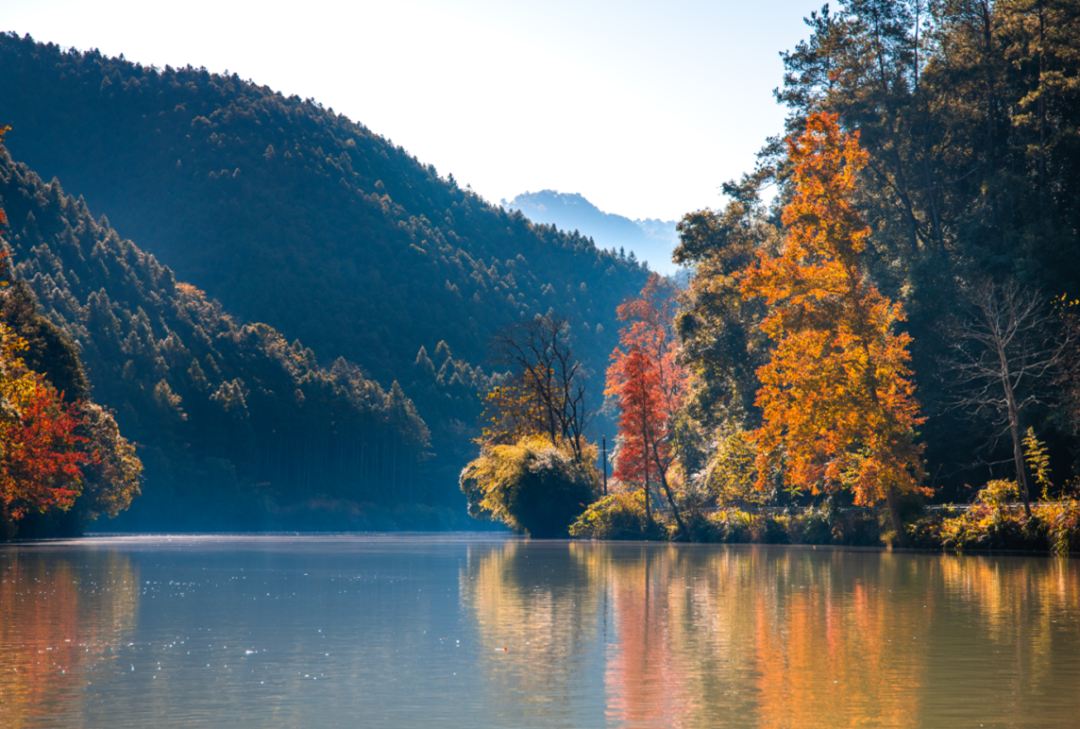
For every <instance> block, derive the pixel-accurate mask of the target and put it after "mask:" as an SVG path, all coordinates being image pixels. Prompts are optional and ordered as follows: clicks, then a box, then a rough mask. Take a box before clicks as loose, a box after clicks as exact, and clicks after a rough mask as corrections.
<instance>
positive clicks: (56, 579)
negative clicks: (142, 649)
mask: <svg viewBox="0 0 1080 729" xmlns="http://www.w3.org/2000/svg"><path fill="white" fill-rule="evenodd" d="M0 556H3V559H2V560H0V570H2V574H3V579H2V580H0V726H3V727H5V728H6V729H17V728H18V727H24V726H47V725H50V724H53V723H54V722H59V721H60V716H61V715H64V716H66V715H67V714H68V713H69V712H70V713H73V714H75V715H76V716H77V715H78V713H79V712H80V711H81V708H82V707H81V699H82V697H83V694H84V693H85V691H86V689H87V683H86V679H85V671H86V669H88V668H89V667H91V666H93V665H95V664H97V663H99V662H100V661H107V660H112V659H114V658H115V653H112V652H111V648H112V647H114V646H115V645H117V644H118V643H119V642H120V639H121V638H122V637H123V636H126V635H128V634H129V633H130V632H131V631H132V630H133V629H134V627H135V619H136V612H137V609H138V604H139V592H138V585H139V575H138V572H137V570H136V569H135V568H134V567H133V566H132V564H131V562H130V560H129V559H128V558H127V557H124V556H119V555H117V554H115V553H111V554H109V555H108V556H106V557H104V558H102V559H94V560H92V561H91V562H90V563H89V564H87V565H83V564H74V563H72V562H70V561H68V560H67V559H65V558H62V557H56V556H54V555H51V554H49V553H42V552H29V553H21V554H20V553H19V552H16V551H15V550H9V551H6V552H4V553H2V555H0Z"/></svg>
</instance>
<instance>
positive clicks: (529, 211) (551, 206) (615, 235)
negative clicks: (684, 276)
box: [502, 190, 679, 276]
mask: <svg viewBox="0 0 1080 729" xmlns="http://www.w3.org/2000/svg"><path fill="white" fill-rule="evenodd" d="M502 205H503V207H504V208H506V209H508V210H520V211H521V212H522V213H524V214H525V217H527V218H528V219H529V220H531V221H533V222H534V223H544V224H547V225H556V226H558V227H559V229H561V230H564V231H573V230H576V231H578V232H580V233H581V234H582V235H587V236H589V237H591V238H592V239H593V241H595V243H596V245H597V246H598V247H599V248H603V249H610V248H614V249H620V248H623V249H625V250H626V253H627V255H630V254H631V253H632V254H634V256H635V257H636V258H637V259H638V260H640V261H645V262H647V263H648V264H649V268H651V269H652V270H654V271H657V272H659V273H662V274H664V275H665V276H669V275H671V274H674V273H676V271H677V270H678V266H676V265H675V264H674V263H672V262H671V252H672V250H674V248H675V246H676V245H677V244H678V242H679V240H678V233H677V232H676V231H675V221H673V220H657V219H655V218H646V219H645V220H631V219H630V218H626V217H623V216H622V215H615V214H614V213H605V212H604V211H603V210H600V209H599V208H598V207H596V206H595V205H593V204H592V203H591V202H589V201H588V200H586V199H585V198H584V197H582V196H581V195H579V194H577V193H564V192H556V191H554V190H541V191H540V192H526V193H523V194H521V195H518V196H517V197H515V198H514V199H513V200H503V201H502Z"/></svg>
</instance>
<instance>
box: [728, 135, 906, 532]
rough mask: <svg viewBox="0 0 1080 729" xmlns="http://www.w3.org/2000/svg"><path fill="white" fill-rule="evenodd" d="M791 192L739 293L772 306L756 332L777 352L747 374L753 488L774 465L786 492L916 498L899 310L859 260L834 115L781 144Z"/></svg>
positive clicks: (862, 241) (849, 182) (847, 163)
mask: <svg viewBox="0 0 1080 729" xmlns="http://www.w3.org/2000/svg"><path fill="white" fill-rule="evenodd" d="M789 156H790V158H791V163H792V165H793V167H794V170H793V186H794V194H793V195H792V197H791V200H790V202H789V203H788V204H787V206H786V207H785V209H784V225H785V228H786V237H785V239H784V244H783V249H782V251H781V253H780V255H778V256H775V257H774V256H769V255H768V254H765V253H763V254H762V255H761V257H760V260H759V262H758V264H757V265H756V266H754V267H753V268H751V269H749V270H748V271H747V272H746V273H745V274H744V278H743V283H742V290H743V293H744V295H746V296H748V297H751V296H762V297H764V298H765V299H766V301H767V303H768V304H769V305H770V307H771V309H770V311H769V314H768V316H767V317H766V318H765V319H764V320H763V321H762V324H761V327H762V329H763V330H764V331H765V332H766V333H767V334H768V335H769V337H770V338H771V339H772V340H773V341H774V342H775V343H776V349H775V351H774V353H773V355H772V359H771V360H770V361H769V363H768V364H767V365H765V366H764V367H762V368H761V369H760V370H759V371H758V376H759V378H760V380H761V383H762V387H761V389H760V390H759V391H758V396H757V403H758V405H759V406H760V407H761V408H762V410H763V413H764V418H763V423H762V427H761V428H760V429H758V430H757V431H755V432H754V433H753V434H752V436H751V437H752V440H753V441H754V443H755V445H756V446H757V448H758V451H759V453H758V457H757V469H758V484H759V486H760V488H763V489H765V488H768V487H769V485H770V484H769V474H770V472H771V471H772V470H773V469H777V468H782V469H783V478H784V482H785V483H786V485H787V486H788V487H791V488H809V489H810V490H811V491H812V492H814V493H818V492H821V491H825V492H830V491H834V490H837V489H841V488H846V489H851V491H852V492H853V493H854V496H855V502H856V503H857V504H874V503H877V502H879V501H881V500H883V499H888V500H889V503H890V507H892V511H893V512H894V527H895V528H896V529H897V530H898V532H900V530H901V529H902V527H901V525H900V523H899V517H898V515H896V514H895V505H894V503H893V502H894V500H895V497H896V495H897V494H898V493H900V492H910V491H916V490H918V489H919V488H920V481H921V480H922V477H923V470H922V463H921V460H920V457H919V455H920V451H921V449H920V447H919V446H917V445H916V444H915V434H914V428H915V427H916V426H918V424H919V423H921V422H922V418H921V417H920V416H919V413H918V405H917V403H916V402H915V400H914V398H913V386H912V384H911V372H910V370H909V369H908V366H907V362H908V359H909V356H908V352H907V346H908V343H909V342H910V337H908V336H907V335H906V334H896V333H894V331H893V330H894V328H895V326H896V324H897V323H898V322H900V321H902V320H903V311H902V309H901V307H900V305H899V304H895V303H893V302H891V301H889V300H888V299H887V298H885V297H884V296H882V295H881V294H880V293H879V291H878V289H877V287H875V286H874V285H873V283H872V282H871V281H870V280H869V279H868V277H867V275H866V272H865V267H864V265H863V264H862V261H861V260H860V259H861V254H862V253H863V251H864V249H865V247H866V238H867V236H868V235H869V233H870V231H869V229H868V228H867V227H866V225H865V224H864V223H863V222H862V220H861V218H860V216H859V213H858V211H857V210H856V208H855V207H854V205H853V203H852V199H851V198H852V195H853V190H854V187H855V184H856V180H857V175H858V173H859V171H860V169H861V168H862V167H863V166H864V165H865V162H866V154H865V153H864V152H863V151H862V150H860V149H859V146H858V137H857V135H847V134H844V133H843V132H842V131H841V130H840V127H839V125H838V123H837V119H836V118H835V117H834V116H830V115H828V114H815V115H813V116H811V117H810V119H809V120H808V122H807V128H806V131H805V132H804V133H803V134H801V135H800V136H799V137H798V138H796V139H792V140H791V141H790V142H789Z"/></svg>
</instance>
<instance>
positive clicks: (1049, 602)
mask: <svg viewBox="0 0 1080 729" xmlns="http://www.w3.org/2000/svg"><path fill="white" fill-rule="evenodd" d="M1078 617H1080V566H1078V563H1077V562H1076V561H1069V560H1059V559H1049V558H1034V557H1014V556H956V555H938V554H932V555H931V554H901V553H888V552H875V551H851V550H831V549H820V548H819V549H816V550H815V549H812V548H791V547H765V546H746V547H740V546H699V545H680V546H675V545H662V544H606V543H603V544H593V543H580V542H569V543H568V542H536V541H532V542H530V541H522V540H516V539H500V538H493V537H491V536H476V535H473V536H468V535H465V536H426V535H425V536H416V535H402V536H363V535H360V536H357V535H349V536H318V537H300V536H297V537H280V536H274V537H205V536H203V537H172V538H166V537H131V538H91V539H83V540H78V541H66V542H51V543H40V544H13V545H6V546H0V726H3V727H5V729H15V728H16V727H19V728H21V727H50V728H53V727H110V728H113V727H148V726H154V727H193V726H200V727H229V728H240V727H430V728H432V729H434V728H436V727H470V728H482V727H830V728H831V727H848V726H872V727H1066V726H1077V725H1080V691H1078V689H1077V687H1078V686H1080V620H1078Z"/></svg>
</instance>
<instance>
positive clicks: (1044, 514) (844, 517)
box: [569, 481, 1080, 556]
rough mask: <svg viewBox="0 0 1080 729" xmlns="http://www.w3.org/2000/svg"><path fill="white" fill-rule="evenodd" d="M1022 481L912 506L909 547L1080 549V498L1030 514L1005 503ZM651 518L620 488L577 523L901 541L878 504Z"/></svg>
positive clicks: (700, 535) (785, 538) (613, 536)
mask: <svg viewBox="0 0 1080 729" xmlns="http://www.w3.org/2000/svg"><path fill="white" fill-rule="evenodd" d="M1015 490H1016V485H1015V484H1014V483H1009V482H1002V481H995V482H991V483H990V484H988V486H987V488H984V489H983V490H982V491H980V492H979V495H978V497H977V498H976V500H975V502H974V503H972V504H963V505H940V506H934V507H932V508H926V507H922V506H920V505H918V504H910V505H909V508H908V509H907V512H909V513H906V514H905V516H907V517H908V520H905V524H904V529H905V532H906V540H905V544H904V547H903V548H904V549H911V550H917V551H926V552H956V553H964V552H1017V553H1025V554H1053V555H1060V556H1065V555H1069V554H1077V553H1080V501H1077V500H1076V499H1065V500H1061V501H1048V502H1038V503H1033V504H1032V505H1031V511H1032V513H1031V516H1030V517H1029V516H1028V515H1027V514H1026V513H1025V511H1024V509H1023V505H1022V504H1019V503H1015V502H1014V503H1009V502H1005V501H999V500H998V496H999V495H1000V493H1001V492H1002V491H1004V492H1009V491H1012V492H1013V493H1015ZM652 514H653V516H652V518H651V520H650V519H647V518H646V516H645V509H644V507H643V505H642V499H641V498H640V496H633V495H628V494H616V495H611V496H607V497H605V498H603V499H601V500H599V501H597V502H595V503H594V504H593V505H592V506H590V507H589V509H587V510H586V511H585V512H584V513H582V515H581V516H580V517H579V518H578V520H577V521H576V522H574V524H572V525H571V526H570V529H569V533H570V536H571V537H573V538H575V539H595V540H607V541H622V540H634V541H669V542H690V543H699V544H773V545H791V546H833V547H867V548H882V549H887V548H892V547H899V546H900V545H899V544H898V543H897V541H898V540H896V539H895V534H894V533H893V532H892V531H891V522H890V517H889V515H888V514H887V513H885V512H883V511H882V510H875V509H871V508H852V507H847V508H839V507H830V506H827V505H826V506H788V507H767V508H760V507H745V508H740V507H734V506H732V507H721V508H713V509H708V510H706V509H693V508H690V509H686V510H684V512H683V514H682V520H683V522H684V523H685V525H686V528H687V529H686V532H685V533H684V532H682V531H681V530H680V529H679V528H678V525H677V524H676V523H675V520H674V519H673V518H672V515H671V513H670V512H665V511H658V510H655V509H654V510H653V512H652Z"/></svg>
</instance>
